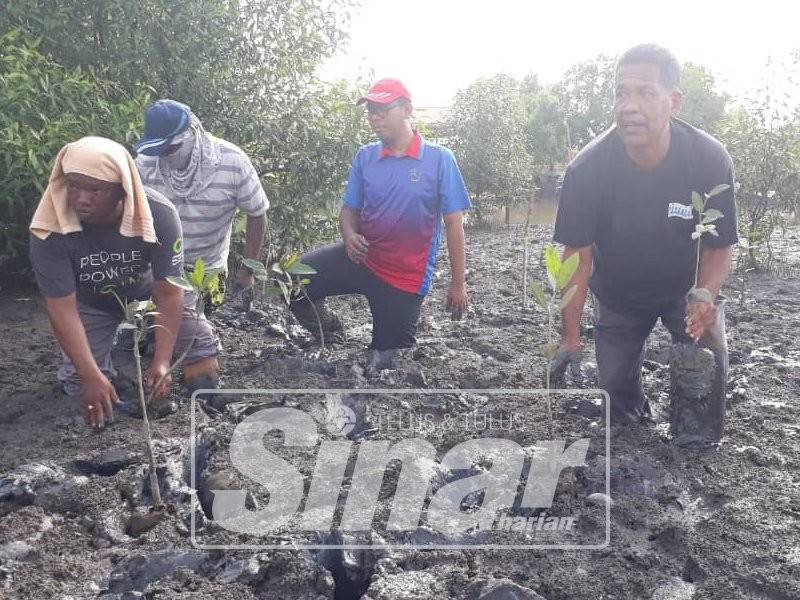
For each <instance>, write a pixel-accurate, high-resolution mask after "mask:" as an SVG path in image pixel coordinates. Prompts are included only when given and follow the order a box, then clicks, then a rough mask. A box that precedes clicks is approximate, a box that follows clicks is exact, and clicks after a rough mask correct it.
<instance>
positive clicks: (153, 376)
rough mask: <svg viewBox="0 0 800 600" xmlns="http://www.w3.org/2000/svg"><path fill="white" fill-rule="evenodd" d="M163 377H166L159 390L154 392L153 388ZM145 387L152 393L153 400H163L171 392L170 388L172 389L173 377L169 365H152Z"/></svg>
mask: <svg viewBox="0 0 800 600" xmlns="http://www.w3.org/2000/svg"><path fill="white" fill-rule="evenodd" d="M162 377H164V380H163V381H162V382H161V384H160V385H159V386H158V389H157V390H153V387H154V386H155V385H156V384H157V383H158V382H159V380H160V379H161V378H162ZM145 385H146V386H147V389H148V390H151V392H150V393H151V394H152V395H153V398H161V397H162V396H164V395H165V394H166V393H167V392H168V391H169V389H170V387H172V375H170V374H169V364H166V363H153V364H152V365H150V370H149V371H148V372H147V377H146V378H145Z"/></svg>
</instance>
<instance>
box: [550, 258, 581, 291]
mask: <svg viewBox="0 0 800 600" xmlns="http://www.w3.org/2000/svg"><path fill="white" fill-rule="evenodd" d="M580 258H581V257H580V255H579V254H578V253H577V252H575V253H574V254H572V255H571V256H570V257H569V258H568V259H567V260H565V261H564V262H563V263H562V264H561V269H560V270H559V272H558V279H557V281H556V283H557V284H558V289H559V290H563V289H564V288H565V287H566V285H567V284H568V283H569V280H570V279H572V276H573V275H575V271H577V270H578V262H579V261H580Z"/></svg>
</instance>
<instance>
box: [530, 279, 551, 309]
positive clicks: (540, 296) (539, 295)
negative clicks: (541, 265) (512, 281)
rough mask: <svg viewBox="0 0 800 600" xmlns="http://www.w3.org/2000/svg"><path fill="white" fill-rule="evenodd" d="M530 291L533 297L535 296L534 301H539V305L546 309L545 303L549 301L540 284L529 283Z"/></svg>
mask: <svg viewBox="0 0 800 600" xmlns="http://www.w3.org/2000/svg"><path fill="white" fill-rule="evenodd" d="M531 291H532V292H533V297H534V298H536V302H538V303H539V306H541V307H542V308H544V309H545V310H547V305H548V304H549V303H548V301H547V294H545V293H544V290H543V289H542V286H541V285H539V284H538V283H534V284H531Z"/></svg>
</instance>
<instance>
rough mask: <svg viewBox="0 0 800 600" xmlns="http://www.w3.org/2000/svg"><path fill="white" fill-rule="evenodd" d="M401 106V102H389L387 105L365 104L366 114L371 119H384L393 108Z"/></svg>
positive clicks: (399, 100)
mask: <svg viewBox="0 0 800 600" xmlns="http://www.w3.org/2000/svg"><path fill="white" fill-rule="evenodd" d="M402 105H403V100H402V99H400V98H398V99H397V100H395V101H393V102H390V103H389V104H378V103H377V102H367V114H368V115H370V116H373V117H385V116H386V115H387V114H389V111H390V110H392V109H393V108H396V107H398V106H402Z"/></svg>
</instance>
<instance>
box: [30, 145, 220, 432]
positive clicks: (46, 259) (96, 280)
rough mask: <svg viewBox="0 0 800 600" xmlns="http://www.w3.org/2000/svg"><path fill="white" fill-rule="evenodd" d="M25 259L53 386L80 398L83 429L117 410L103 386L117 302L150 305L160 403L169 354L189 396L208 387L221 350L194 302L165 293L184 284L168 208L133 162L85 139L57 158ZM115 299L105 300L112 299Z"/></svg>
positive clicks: (117, 148) (153, 372) (152, 377)
mask: <svg viewBox="0 0 800 600" xmlns="http://www.w3.org/2000/svg"><path fill="white" fill-rule="evenodd" d="M30 231H31V236H30V257H31V263H32V265H33V269H34V273H35V275H36V281H37V283H38V285H39V289H40V290H41V292H42V295H43V296H44V297H45V302H46V307H47V314H48V316H49V317H50V323H51V326H52V328H53V332H54V333H55V336H56V338H57V339H58V343H59V345H60V346H61V349H62V354H63V363H62V365H61V368H60V369H59V371H58V379H59V381H60V382H61V383H62V385H63V388H64V392H65V393H66V394H67V395H70V396H79V397H80V401H81V404H82V406H83V410H84V412H85V416H86V419H87V421H88V422H89V423H90V424H91V425H93V426H94V425H98V426H102V425H103V424H105V423H106V422H108V421H109V419H110V418H111V417H112V404H113V403H115V402H118V401H119V398H118V397H117V392H116V391H115V389H114V386H113V384H112V383H111V378H112V377H113V376H114V375H115V373H114V370H113V367H112V365H111V346H112V343H113V339H114V333H115V331H116V329H117V326H118V325H119V323H120V322H121V320H122V318H123V316H124V315H123V312H122V308H121V306H120V304H119V302H118V300H117V298H116V297H115V294H116V296H117V297H119V298H120V299H121V300H122V301H123V302H130V301H132V300H143V299H147V298H151V297H152V298H153V300H154V302H155V304H156V311H157V312H158V315H157V317H156V324H157V325H160V327H156V330H155V353H154V355H153V360H152V363H151V365H150V368H149V370H148V372H147V375H146V380H145V383H146V385H147V386H148V387H149V388H151V389H152V387H153V386H155V385H156V383H157V382H158V381H159V380H161V379H162V377H163V378H164V379H163V384H162V385H161V386H160V387H159V389H158V390H156V394H155V396H156V398H158V399H163V397H164V395H165V393H166V391H167V390H168V389H169V387H170V384H171V376H170V375H169V374H168V373H169V367H170V363H171V359H172V356H173V354H174V353H175V354H176V355H177V353H182V352H183V350H184V349H185V348H186V346H187V345H188V344H190V343H191V346H190V347H189V351H188V353H187V355H186V357H185V359H184V362H183V372H184V379H185V381H186V386H187V388H189V391H190V393H191V391H193V390H194V389H199V388H209V387H216V383H217V382H218V378H217V354H218V352H219V342H218V340H217V338H216V337H215V335H214V331H213V329H212V327H211V324H210V323H209V322H208V321H207V320H206V319H205V317H203V316H202V315H201V316H200V317H197V315H196V314H195V312H194V310H193V308H191V306H192V305H193V298H190V297H189V296H190V294H187V295H186V296H187V297H186V298H184V291H183V290H182V289H181V288H179V287H177V286H175V285H172V284H171V283H169V282H168V281H167V280H166V278H167V277H169V276H180V275H182V274H183V239H182V233H181V225H180V220H179V218H178V214H177V212H176V211H175V208H174V207H173V206H172V204H171V203H170V202H169V201H168V200H166V199H165V198H164V197H163V196H161V195H160V194H158V193H157V192H153V191H152V190H149V189H145V188H144V187H143V186H142V182H141V179H140V178H139V174H138V172H137V170H136V167H135V164H134V162H133V159H132V158H131V156H130V154H128V152H127V150H125V148H124V147H123V146H121V145H119V144H117V143H116V142H113V141H111V140H108V139H105V138H100V137H85V138H82V139H80V140H78V141H77V142H73V143H70V144H67V145H66V146H64V147H63V148H62V149H61V151H60V152H59V154H58V156H57V158H56V161H55V165H54V166H53V171H52V173H51V175H50V180H49V183H48V186H47V189H46V190H45V192H44V195H43V196H42V199H41V201H40V203H39V206H38V208H37V209H36V212H35V214H34V216H33V220H32V221H31V225H30ZM112 291H113V292H114V293H111V292H112Z"/></svg>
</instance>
